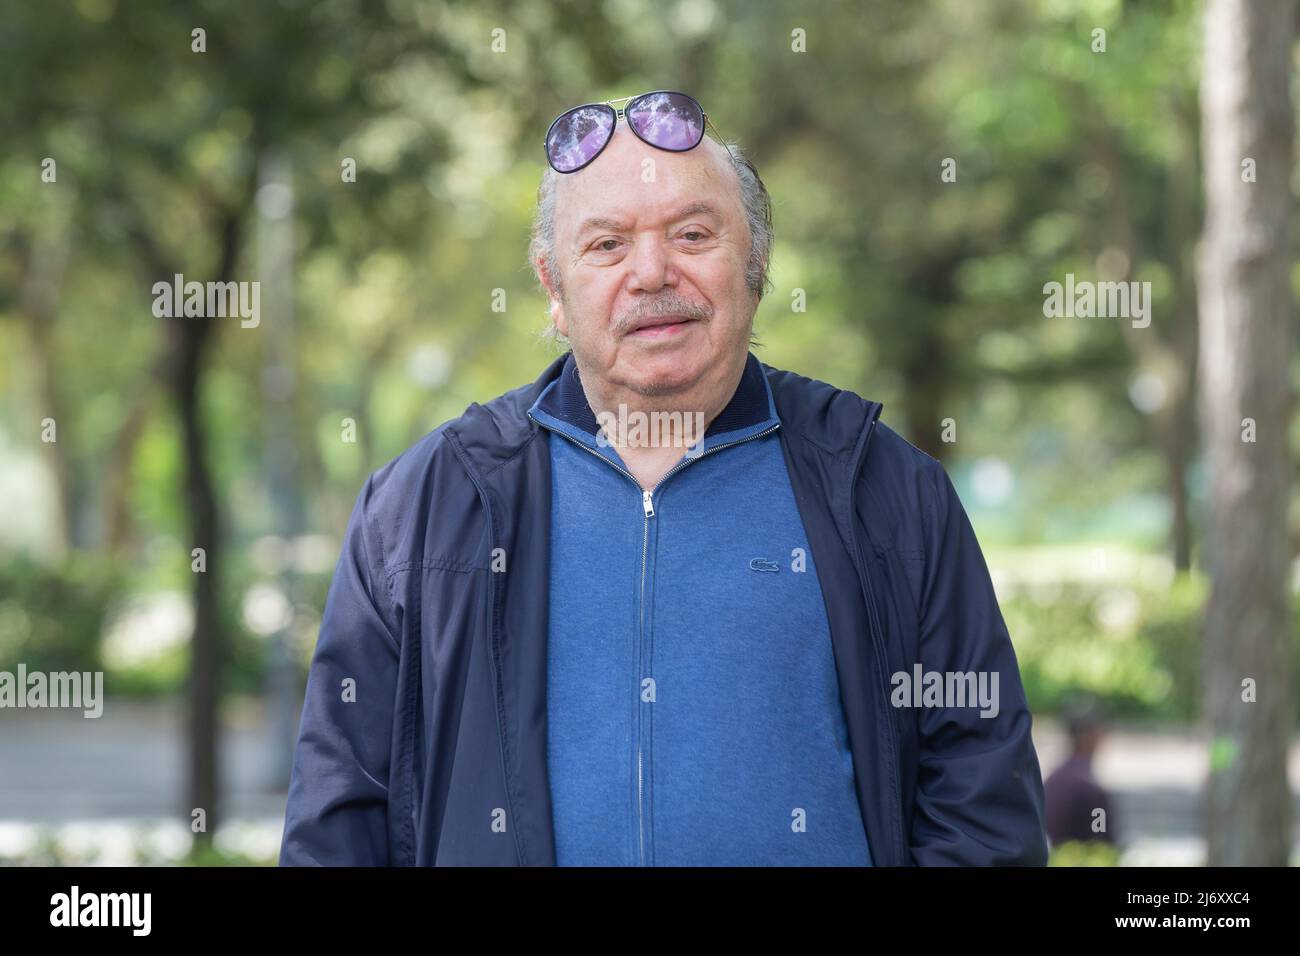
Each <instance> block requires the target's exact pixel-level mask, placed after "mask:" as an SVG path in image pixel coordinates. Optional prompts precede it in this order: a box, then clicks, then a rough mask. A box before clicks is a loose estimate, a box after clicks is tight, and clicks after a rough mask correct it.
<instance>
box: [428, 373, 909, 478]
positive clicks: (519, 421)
mask: <svg viewBox="0 0 1300 956" xmlns="http://www.w3.org/2000/svg"><path fill="white" fill-rule="evenodd" d="M571 359H572V352H566V353H564V354H563V355H561V356H559V357H558V358H556V359H555V360H554V361H552V362H551V364H550V365H548V366H547V367H546V368H545V369H544V370H543V371H542V373H541V375H539V376H538V377H537V379H536V380H535V381H533V382H530V383H528V384H527V385H521V386H520V387H518V388H515V389H512V390H510V391H508V392H506V393H505V394H503V395H499V396H498V397H496V398H494V399H492V400H491V401H489V402H486V403H483V404H480V403H478V402H474V403H472V404H471V405H470V406H469V407H468V408H467V409H465V412H464V414H463V415H462V416H461V417H460V418H458V419H456V420H454V421H452V422H449V423H448V424H447V426H446V427H447V428H448V430H450V431H452V432H453V433H454V434H455V436H456V438H457V439H458V444H459V445H460V447H461V448H462V450H463V451H464V454H465V457H466V464H467V465H469V466H471V467H472V470H473V471H474V472H476V473H477V474H478V475H480V476H483V475H488V474H490V473H492V472H493V471H495V470H496V469H497V468H499V467H500V466H501V465H502V464H504V463H505V462H507V461H509V460H510V459H511V458H513V457H514V456H515V455H517V454H518V453H519V452H520V450H521V449H522V448H523V446H524V445H525V444H527V443H528V441H529V440H530V439H532V438H534V437H536V436H537V434H538V433H539V432H540V430H541V428H542V426H541V425H539V424H538V423H537V422H535V421H533V420H532V419H530V418H529V416H528V410H529V409H530V408H532V407H533V406H534V405H535V404H536V403H537V401H538V399H539V398H541V396H542V393H543V392H545V391H546V389H547V387H548V386H549V385H550V384H551V383H552V382H555V381H557V380H558V379H560V378H561V376H562V374H563V372H564V370H565V368H566V366H567V365H568V364H569V362H570V361H571ZM755 365H757V366H758V369H759V371H760V372H761V373H762V378H763V383H764V388H765V389H766V390H767V393H768V395H769V397H770V400H771V402H772V405H771V409H772V414H773V416H774V417H776V418H778V419H779V420H780V422H781V431H782V432H784V433H785V435H786V438H787V440H794V439H796V438H798V439H802V440H804V441H807V442H808V443H810V444H811V445H813V446H815V447H817V448H819V449H821V450H822V451H823V452H825V453H827V454H829V455H831V456H832V457H834V458H839V457H841V456H844V457H852V456H853V455H854V453H855V451H856V450H857V449H858V443H859V439H860V438H861V437H862V435H863V433H864V431H865V430H866V428H867V426H868V425H870V424H871V423H872V422H874V421H875V420H876V418H877V417H879V415H880V412H881V409H882V407H883V406H881V404H880V403H879V402H874V401H870V400H868V399H865V398H862V397H860V396H859V395H857V394H855V393H853V392H850V391H847V390H845V389H840V388H836V387H835V386H833V385H829V384H827V383H826V382H821V381H817V380H816V379H810V378H807V377H806V376H803V375H799V374H797V373H795V372H790V371H785V370H783V369H778V368H774V367H772V366H770V365H767V364H766V363H764V362H761V361H759V360H758V359H757V358H756V357H755V356H754V355H753V353H752V352H751V353H750V356H749V360H748V361H747V362H746V365H745V374H744V376H742V379H741V387H740V388H738V389H737V392H738V393H739V392H741V390H742V389H745V390H746V391H748V390H749V389H751V388H752V386H751V385H748V384H747V380H748V379H749V376H750V375H751V374H752V372H751V369H752V368H753V367H754V366H755ZM574 384H575V385H577V386H578V391H579V393H581V391H582V389H581V386H580V385H579V384H578V383H577V381H576V380H575V382H574ZM585 401H586V399H585V396H584V399H583V402H584V404H585ZM740 407H742V408H743V405H742V406H740ZM728 408H730V406H728ZM587 411H588V412H590V411H591V409H590V407H588V408H587ZM749 414H753V412H752V410H751V411H750V412H749ZM719 419H722V416H719ZM593 421H594V416H593ZM717 427H719V426H718V424H717V421H715V422H714V425H713V426H711V427H710V428H709V430H708V433H706V434H709V435H713V434H716V433H717ZM721 427H729V426H728V424H727V421H726V420H722V426H721ZM709 443H710V444H711V443H712V440H711V439H710V441H709Z"/></svg>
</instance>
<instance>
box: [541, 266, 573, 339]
mask: <svg viewBox="0 0 1300 956" xmlns="http://www.w3.org/2000/svg"><path fill="white" fill-rule="evenodd" d="M533 265H534V267H535V268H536V270H537V279H538V281H539V282H541V284H542V288H544V289H545V290H546V295H547V296H548V297H549V298H550V300H551V307H550V312H551V324H552V325H554V326H555V328H556V329H557V330H558V331H559V333H560V334H561V335H565V336H567V335H568V334H569V323H568V320H567V319H566V318H565V315H564V300H563V298H562V297H561V296H560V292H559V283H558V282H556V281H555V277H554V276H552V275H551V273H550V270H548V269H547V268H546V260H545V259H544V258H542V257H541V256H538V258H537V260H536V262H534V263H533Z"/></svg>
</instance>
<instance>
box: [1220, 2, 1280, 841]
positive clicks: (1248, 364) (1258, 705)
mask: <svg viewBox="0 0 1300 956" xmlns="http://www.w3.org/2000/svg"><path fill="white" fill-rule="evenodd" d="M1294 16H1295V9H1294V2H1293V0H1208V3H1207V6H1206V13H1205V53H1204V65H1203V67H1202V70H1203V74H1202V82H1201V111H1202V130H1201V132H1202V152H1203V157H1204V168H1205V186H1206V216H1205V231H1204V235H1203V237H1202V242H1201V247H1200V249H1199V251H1198V259H1199V263H1198V273H1199V279H1200V289H1199V298H1200V320H1201V321H1200V345H1201V347H1200V361H1201V368H1200V372H1201V381H1202V382H1203V384H1204V389H1203V391H1202V393H1201V399H1202V401H1203V403H1204V404H1203V406H1202V419H1203V429H1204V441H1205V449H1206V454H1207V457H1208V463H1209V466H1210V473H1211V486H1210V516H1209V527H1208V537H1207V549H1206V550H1207V557H1208V561H1207V566H1208V568H1209V570H1210V574H1211V578H1212V588H1211V593H1210V600H1209V605H1208V607H1207V609H1206V618H1205V634H1204V655H1203V662H1204V673H1205V699H1204V701H1205V707H1206V716H1207V718H1208V723H1209V729H1210V732H1211V734H1212V737H1213V740H1214V746H1213V748H1212V750H1211V770H1210V776H1209V778H1208V781H1207V786H1206V800H1205V810H1206V835H1207V839H1208V859H1207V863H1208V864H1209V865H1211V866H1241V865H1272V866H1280V865H1284V864H1285V863H1286V861H1287V855H1288V850H1289V846H1288V844H1289V835H1290V816H1291V813H1290V811H1291V807H1290V794H1289V792H1288V789H1287V781H1286V763H1287V750H1286V745H1287V742H1288V740H1289V739H1290V736H1291V729H1292V723H1293V716H1292V708H1293V701H1292V699H1291V676H1290V675H1291V668H1290V664H1291V661H1290V654H1289V650H1288V647H1289V643H1290V628H1291V622H1290V620H1289V612H1288V603H1289V598H1288V591H1287V579H1288V569H1289V553H1288V546H1287V534H1286V527H1287V520H1286V519H1287V502H1288V495H1289V489H1290V479H1291V466H1290V460H1289V456H1288V450H1287V430H1288V425H1289V421H1290V414H1291V395H1290V387H1289V381H1288V365H1289V363H1290V361H1291V357H1292V336H1291V322H1292V302H1291V295H1290V290H1289V286H1288V276H1287V270H1288V266H1289V264H1290V260H1291V244H1290V241H1289V237H1290V233H1289V224H1290V221H1291V216H1292V203H1291V193H1290V188H1289V179H1290V176H1291V169H1292V139H1293V119H1292V107H1291V100H1290V96H1289V93H1288V83H1289V81H1290V79H1291V71H1290V61H1291V43H1292V38H1293V33H1294ZM1247 159H1250V160H1253V161H1254V164H1255V170H1256V181H1255V182H1248V181H1243V166H1242V164H1243V161H1245V160H1247ZM1246 419H1251V420H1253V422H1254V429H1255V436H1254V438H1255V440H1253V441H1252V440H1250V438H1251V436H1250V435H1249V434H1248V433H1246V431H1247V428H1248V425H1246V426H1243V420H1246ZM1248 681H1249V682H1253V684H1254V685H1255V688H1256V691H1257V697H1256V698H1255V699H1254V701H1253V702H1251V697H1250V694H1249V693H1248V690H1247V687H1248V686H1249V684H1248V683H1247V682H1248ZM1243 685H1246V686H1243ZM1243 698H1245V699H1244V700H1243Z"/></svg>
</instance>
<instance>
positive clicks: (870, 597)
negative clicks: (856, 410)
mask: <svg viewBox="0 0 1300 956" xmlns="http://www.w3.org/2000/svg"><path fill="white" fill-rule="evenodd" d="M868 428H869V429H870V430H869V431H868V432H867V437H866V439H865V440H864V441H863V443H862V452H861V454H860V455H859V457H858V461H857V464H856V466H855V467H854V469H853V472H852V474H851V476H850V477H851V482H852V484H850V486H849V516H848V518H849V522H848V523H849V534H850V535H851V536H852V541H853V550H854V559H855V560H856V562H857V566H858V568H857V570H858V581H859V584H860V585H861V587H862V591H863V597H864V599H865V600H866V604H867V614H868V616H869V618H870V623H871V630H872V640H871V650H872V653H873V655H874V656H875V658H876V669H877V670H878V671H879V672H880V676H881V679H882V680H883V682H884V687H883V696H882V697H881V700H882V701H887V700H889V695H890V690H891V687H890V683H889V678H888V676H887V674H886V667H885V656H884V649H883V648H882V647H881V645H880V635H881V633H882V632H881V626H880V618H879V616H878V615H877V613H876V598H875V592H874V591H873V590H872V589H871V583H870V574H869V573H868V569H867V565H866V558H865V556H864V555H863V553H862V542H861V541H860V540H859V536H858V530H857V521H856V520H855V519H854V516H853V505H852V502H853V484H856V483H857V480H858V473H859V472H860V471H861V470H862V466H863V463H864V462H865V461H866V459H867V448H868V447H869V446H870V444H871V437H872V435H874V434H875V431H876V419H874V418H873V419H872V420H871V424H870V425H869V426H868ZM884 710H885V723H886V726H887V727H888V728H889V733H888V734H886V735H885V740H886V741H887V742H888V744H889V767H890V771H891V776H890V779H891V782H892V787H891V790H892V792H893V796H894V808H895V811H896V812H895V813H894V814H892V816H893V819H894V823H895V825H896V827H897V829H896V830H895V841H896V847H895V850H896V852H897V853H898V856H899V865H906V864H907V863H908V861H907V860H906V859H905V858H904V856H905V854H904V851H903V843H904V842H905V835H904V834H903V832H902V810H903V805H902V797H901V795H900V794H899V792H898V775H897V774H898V771H897V767H898V727H897V725H896V724H895V723H894V718H895V714H894V709H893V708H892V707H885V708H884Z"/></svg>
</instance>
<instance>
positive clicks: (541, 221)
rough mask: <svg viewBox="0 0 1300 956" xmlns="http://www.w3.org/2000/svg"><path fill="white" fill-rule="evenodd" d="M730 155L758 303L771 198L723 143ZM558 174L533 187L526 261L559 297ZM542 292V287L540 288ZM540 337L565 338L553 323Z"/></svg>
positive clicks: (763, 287)
mask: <svg viewBox="0 0 1300 956" xmlns="http://www.w3.org/2000/svg"><path fill="white" fill-rule="evenodd" d="M722 145H723V146H725V147H726V149H727V151H728V152H729V153H730V154H731V165H732V167H733V168H734V169H735V170H736V176H737V178H738V179H739V180H740V203H741V206H742V207H743V208H744V210H745V220H746V222H747V224H748V225H749V260H748V261H747V262H746V264H745V285H746V287H748V289H749V291H750V292H751V293H752V294H753V296H754V298H755V300H756V301H757V300H760V299H762V298H763V296H764V295H765V294H766V293H767V292H770V291H771V290H772V280H771V279H770V278H769V277H768V268H769V266H770V264H771V257H772V198H771V197H770V196H769V195H768V194H767V187H766V186H764V185H763V180H762V178H761V177H760V176H759V175H758V170H757V169H756V168H755V167H754V164H753V163H751V162H750V161H749V159H748V158H747V157H746V156H745V154H744V153H743V152H742V151H741V148H740V146H739V144H737V143H723V144H722ZM559 179H560V174H559V173H557V172H556V171H555V170H554V169H552V168H551V167H550V166H547V167H546V171H545V172H544V173H542V182H541V184H540V185H539V186H538V187H537V212H536V215H535V216H534V217H533V229H532V238H531V240H530V241H529V243H528V262H529V264H530V265H531V266H532V267H533V271H534V274H537V277H538V284H539V285H540V284H541V277H540V274H538V272H537V260H538V259H540V260H542V263H543V265H544V267H545V269H546V272H547V274H548V275H549V276H550V277H551V282H552V283H553V284H554V285H555V291H556V293H557V294H562V292H563V287H562V286H561V278H560V269H559V257H558V256H557V255H556V251H555V192H556V189H555V187H556V184H557V183H558V182H559ZM543 291H545V287H543ZM541 337H542V338H543V339H546V340H549V341H551V342H552V343H555V344H557V345H563V344H565V342H566V339H565V337H564V336H563V335H561V334H560V330H559V329H557V328H556V327H555V323H554V322H547V324H546V328H545V329H544V330H543V331H542V333H541Z"/></svg>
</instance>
